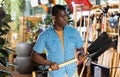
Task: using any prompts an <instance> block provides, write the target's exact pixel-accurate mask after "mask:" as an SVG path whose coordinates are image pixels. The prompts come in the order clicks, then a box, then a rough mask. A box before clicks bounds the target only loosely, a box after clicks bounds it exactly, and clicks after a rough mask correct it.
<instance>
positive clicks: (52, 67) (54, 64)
mask: <svg viewBox="0 0 120 77" xmlns="http://www.w3.org/2000/svg"><path fill="white" fill-rule="evenodd" d="M58 69H59V66H58V64H56V63H53V62H52V63H51V65H50V68H49V71H53V70H58Z"/></svg>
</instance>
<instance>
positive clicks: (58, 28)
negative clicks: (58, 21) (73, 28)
mask: <svg viewBox="0 0 120 77" xmlns="http://www.w3.org/2000/svg"><path fill="white" fill-rule="evenodd" d="M54 28H55V30H57V31H63V30H64V27H59V26H55V25H54Z"/></svg>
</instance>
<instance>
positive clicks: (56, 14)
mask: <svg viewBox="0 0 120 77" xmlns="http://www.w3.org/2000/svg"><path fill="white" fill-rule="evenodd" d="M52 18H53V22H54V25H55V26H58V27H64V26H65V25H66V24H67V20H68V15H67V13H66V8H65V7H64V6H62V5H55V6H54V7H53V8H52Z"/></svg>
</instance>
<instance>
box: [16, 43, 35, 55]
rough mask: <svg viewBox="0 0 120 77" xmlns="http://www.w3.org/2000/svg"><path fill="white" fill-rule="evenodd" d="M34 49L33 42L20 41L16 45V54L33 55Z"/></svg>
mask: <svg viewBox="0 0 120 77" xmlns="http://www.w3.org/2000/svg"><path fill="white" fill-rule="evenodd" d="M32 49H33V44H32V43H28V42H21V43H18V44H17V46H16V54H17V56H20V57H27V56H31V52H32Z"/></svg>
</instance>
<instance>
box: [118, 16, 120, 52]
mask: <svg viewBox="0 0 120 77" xmlns="http://www.w3.org/2000/svg"><path fill="white" fill-rule="evenodd" d="M117 52H120V18H119V25H118V43H117Z"/></svg>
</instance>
